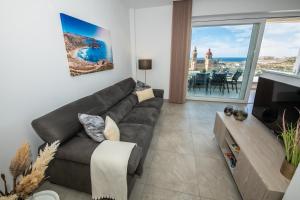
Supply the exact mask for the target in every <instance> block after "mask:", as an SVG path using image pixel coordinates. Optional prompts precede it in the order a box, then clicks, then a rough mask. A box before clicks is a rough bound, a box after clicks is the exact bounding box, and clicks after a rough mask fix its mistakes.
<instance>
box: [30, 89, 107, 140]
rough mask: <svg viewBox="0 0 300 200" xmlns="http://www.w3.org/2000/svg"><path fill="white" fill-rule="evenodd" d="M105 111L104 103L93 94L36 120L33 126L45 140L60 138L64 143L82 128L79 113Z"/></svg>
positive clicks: (100, 112)
mask: <svg viewBox="0 0 300 200" xmlns="http://www.w3.org/2000/svg"><path fill="white" fill-rule="evenodd" d="M105 111H106V110H105V107H104V105H103V104H101V103H100V102H98V101H97V98H96V96H94V95H91V96H87V97H84V98H82V99H79V100H77V101H74V102H72V103H69V104H67V105H65V106H63V107H61V108H58V109H57V110H54V111H52V112H50V113H49V114H46V115H44V116H42V117H40V118H38V119H36V120H34V121H33V122H32V127H33V128H34V129H35V131H36V132H37V134H38V135H39V136H40V137H41V138H42V139H43V140H44V141H45V142H48V143H52V142H54V141H56V140H59V141H60V142H61V143H63V142H65V141H67V140H68V139H70V138H72V137H73V136H74V135H76V134H77V133H78V132H79V131H80V130H81V129H82V125H81V124H80V122H79V120H78V113H89V114H102V113H103V112H105Z"/></svg>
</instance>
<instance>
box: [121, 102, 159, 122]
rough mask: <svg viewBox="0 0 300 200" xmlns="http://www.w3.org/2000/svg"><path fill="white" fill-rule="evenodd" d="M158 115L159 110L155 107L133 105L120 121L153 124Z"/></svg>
mask: <svg viewBox="0 0 300 200" xmlns="http://www.w3.org/2000/svg"><path fill="white" fill-rule="evenodd" d="M158 115H159V111H158V110H157V109H156V108H151V107H135V108H134V109H133V110H132V111H131V112H130V113H129V114H128V115H126V116H125V118H124V119H123V120H122V121H121V122H124V123H134V124H146V125H149V126H154V124H155V123H156V120H157V118H158Z"/></svg>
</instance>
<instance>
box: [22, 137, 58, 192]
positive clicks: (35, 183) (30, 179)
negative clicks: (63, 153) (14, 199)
mask: <svg viewBox="0 0 300 200" xmlns="http://www.w3.org/2000/svg"><path fill="white" fill-rule="evenodd" d="M58 146H59V142H58V141H56V142H54V143H52V144H51V145H50V146H49V145H48V144H47V145H46V146H45V148H44V150H41V151H40V153H39V156H38V157H37V159H36V161H35V163H33V165H32V167H31V172H30V173H29V174H27V175H25V176H22V177H21V178H20V180H19V182H18V183H17V185H16V194H17V195H18V196H19V197H21V198H26V197H28V196H29V195H30V194H32V193H33V192H34V190H36V189H37V188H38V187H39V185H40V184H41V182H42V181H43V180H44V179H45V171H46V169H47V168H48V164H49V163H50V161H51V160H52V159H53V158H54V155H55V153H56V151H57V148H58Z"/></svg>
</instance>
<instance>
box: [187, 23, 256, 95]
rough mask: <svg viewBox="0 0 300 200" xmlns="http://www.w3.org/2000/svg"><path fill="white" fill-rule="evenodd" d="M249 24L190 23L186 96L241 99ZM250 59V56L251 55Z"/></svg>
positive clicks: (248, 44)
mask: <svg viewBox="0 0 300 200" xmlns="http://www.w3.org/2000/svg"><path fill="white" fill-rule="evenodd" d="M252 30H253V24H244V25H229V26H207V27H193V29H192V40H191V54H190V66H189V77H188V81H189V82H188V96H189V97H207V98H227V99H228V98H229V99H243V98H244V97H243V95H241V91H242V83H243V81H246V83H247V82H248V81H247V79H248V75H249V74H246V75H245V73H244V72H246V71H247V72H248V71H249V70H245V67H246V66H247V64H246V63H247V56H248V51H249V46H250V42H251V37H252ZM251 59H252V58H251Z"/></svg>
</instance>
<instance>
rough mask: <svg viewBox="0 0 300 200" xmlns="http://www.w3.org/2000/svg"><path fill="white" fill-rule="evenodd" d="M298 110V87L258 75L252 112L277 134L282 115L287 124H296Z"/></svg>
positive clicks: (299, 91) (279, 129)
mask: <svg viewBox="0 0 300 200" xmlns="http://www.w3.org/2000/svg"><path fill="white" fill-rule="evenodd" d="M295 108H298V109H299V110H300V88H299V87H295V86H292V85H288V84H285V83H281V82H277V81H273V80H270V79H266V78H262V77H260V78H259V80H258V84H257V90H256V95H255V99H254V105H253V110H252V114H253V115H254V116H255V117H256V118H257V119H259V120H260V121H261V122H262V123H264V124H265V125H266V126H267V127H268V128H270V129H271V130H273V132H274V133H275V134H276V135H279V134H280V132H281V130H282V115H283V112H284V110H286V115H285V119H286V121H287V122H288V123H289V124H294V125H295V124H296V123H297V120H298V118H299V113H298V111H297V109H295Z"/></svg>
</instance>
